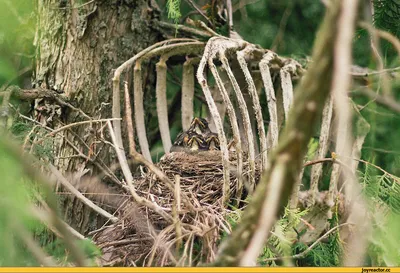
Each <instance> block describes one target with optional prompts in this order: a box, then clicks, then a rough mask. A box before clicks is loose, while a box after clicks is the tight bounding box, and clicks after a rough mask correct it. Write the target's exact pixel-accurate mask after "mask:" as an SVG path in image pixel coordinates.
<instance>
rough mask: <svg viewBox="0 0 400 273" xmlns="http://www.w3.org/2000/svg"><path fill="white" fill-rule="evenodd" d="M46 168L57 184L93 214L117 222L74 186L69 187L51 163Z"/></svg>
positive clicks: (115, 218)
mask: <svg viewBox="0 0 400 273" xmlns="http://www.w3.org/2000/svg"><path fill="white" fill-rule="evenodd" d="M47 167H48V168H49V170H50V171H51V173H52V174H53V175H54V176H55V177H56V178H57V180H58V181H59V182H61V184H62V185H63V186H64V187H65V188H66V189H67V190H69V191H70V192H71V193H72V194H74V196H75V197H76V198H78V199H79V200H81V201H82V202H83V203H84V204H85V205H87V206H88V207H90V208H91V209H93V210H94V211H95V212H97V213H98V214H100V215H102V216H104V217H106V218H107V219H110V220H111V221H112V222H116V221H118V218H117V217H115V216H113V215H111V214H110V213H108V212H107V211H105V210H103V209H102V208H100V207H99V206H97V205H95V204H94V203H93V202H92V201H90V200H89V199H88V198H86V197H85V196H84V195H83V194H82V193H80V192H79V191H78V190H77V189H75V188H74V186H72V185H71V183H69V182H68V180H67V179H66V178H65V177H64V176H63V175H62V173H61V172H60V171H59V170H57V169H56V167H54V166H53V165H52V164H51V163H47Z"/></svg>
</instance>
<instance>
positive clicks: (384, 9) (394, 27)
mask: <svg viewBox="0 0 400 273" xmlns="http://www.w3.org/2000/svg"><path fill="white" fill-rule="evenodd" d="M373 3H374V24H375V26H376V27H378V28H380V29H384V30H387V31H389V32H391V33H392V34H393V35H395V36H397V37H400V20H399V18H400V1H399V0H374V1H373Z"/></svg>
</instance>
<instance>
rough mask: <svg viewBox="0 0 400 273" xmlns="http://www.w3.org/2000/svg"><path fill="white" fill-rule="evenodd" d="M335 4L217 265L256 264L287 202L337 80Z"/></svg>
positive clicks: (337, 12)
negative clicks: (272, 149) (334, 73)
mask: <svg viewBox="0 0 400 273" xmlns="http://www.w3.org/2000/svg"><path fill="white" fill-rule="evenodd" d="M331 3H332V5H331V7H330V8H329V9H328V10H327V13H326V15H325V19H324V21H323V23H322V26H321V28H320V30H319V32H318V35H317V38H316V42H315V45H314V51H313V60H314V62H313V63H312V64H311V65H310V68H309V69H308V72H307V74H306V75H305V76H304V77H303V79H302V81H301V82H300V85H299V86H298V90H297V92H296V93H295V94H296V98H295V100H296V104H294V105H293V108H292V110H291V112H290V113H291V114H290V117H289V119H288V122H287V124H286V127H285V128H284V130H283V132H282V134H281V139H280V141H279V143H278V146H277V147H276V149H275V152H274V153H272V154H271V156H270V158H269V160H268V165H267V169H266V170H265V171H264V173H263V176H262V178H261V180H260V182H259V184H258V186H257V188H256V190H255V192H254V195H253V196H252V200H251V202H250V203H249V205H248V206H247V207H246V209H245V212H244V213H243V216H242V219H241V221H240V224H239V225H238V226H237V227H236V229H235V230H234V231H233V232H232V234H231V236H230V237H229V238H228V239H227V240H226V241H225V242H223V243H222V244H221V247H220V250H219V253H218V256H217V258H216V261H215V265H218V266H221V265H223V266H238V265H242V266H249V265H254V264H255V261H256V258H257V257H258V254H259V252H260V250H261V249H262V247H263V246H264V243H265V240H266V239H267V238H268V235H269V233H270V231H271V229H272V227H273V226H274V224H275V220H276V219H277V217H278V216H280V215H281V214H282V213H283V211H284V208H285V206H286V205H287V202H288V199H289V197H290V195H291V193H292V190H293V186H294V183H295V181H296V179H297V178H298V175H299V172H300V169H301V164H302V159H303V157H304V154H305V152H306V150H307V144H308V142H309V139H310V137H311V136H312V133H313V130H314V127H315V124H316V121H317V117H318V115H320V114H321V113H322V108H323V105H324V102H325V99H326V98H327V97H328V95H329V91H330V90H329V87H330V85H331V82H332V77H331V76H332V66H333V55H334V54H333V44H334V41H335V38H336V35H337V29H336V21H337V17H338V14H339V10H340V9H339V7H340V1H338V0H337V1H332V2H331ZM315 79H318V80H315ZM274 202H275V203H274ZM267 204H268V205H267Z"/></svg>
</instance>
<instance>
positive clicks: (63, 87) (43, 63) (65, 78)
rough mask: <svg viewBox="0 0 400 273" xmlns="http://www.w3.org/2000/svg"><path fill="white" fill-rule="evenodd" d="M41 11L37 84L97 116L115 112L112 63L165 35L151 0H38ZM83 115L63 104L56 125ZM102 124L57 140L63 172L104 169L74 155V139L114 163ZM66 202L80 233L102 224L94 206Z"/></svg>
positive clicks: (70, 220)
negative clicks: (155, 25) (155, 24)
mask: <svg viewBox="0 0 400 273" xmlns="http://www.w3.org/2000/svg"><path fill="white" fill-rule="evenodd" d="M37 12H38V28H37V34H36V39H35V44H36V47H37V54H36V71H35V76H34V86H35V87H36V88H46V89H52V90H56V91H57V92H59V93H63V95H64V96H65V97H66V98H67V99H68V100H69V101H70V102H71V104H73V105H74V106H76V107H79V108H80V109H81V110H82V111H83V112H85V113H86V114H87V115H88V116H90V117H92V118H95V119H98V118H109V117H111V104H110V103H111V99H112V87H111V79H112V74H113V69H115V68H116V67H118V66H119V65H120V64H121V63H123V62H124V61H126V60H127V59H129V58H130V57H132V56H133V55H134V54H136V53H137V52H139V51H140V50H142V49H144V48H146V47H148V46H149V45H151V44H153V43H155V42H157V41H159V40H161V39H162V36H161V34H160V33H159V32H158V31H156V30H155V29H153V27H152V24H153V22H154V21H157V20H158V15H159V10H158V8H157V6H156V5H155V4H154V2H153V1H151V0H147V1H138V0H125V1H118V0H108V1H98V0H95V1H87V2H86V3H83V4H82V3H81V1H75V0H71V1H58V0H38V1H37ZM151 80H152V81H153V82H154V79H151ZM43 118H45V117H43ZM82 119H85V117H84V116H82V115H81V114H80V113H79V112H77V111H68V110H65V111H64V110H63V111H62V113H61V115H60V118H59V119H58V120H55V121H54V123H53V124H52V125H53V126H54V127H57V126H61V125H62V124H63V123H72V122H76V121H80V120H82ZM86 119H87V118H86ZM42 122H44V120H42ZM99 129H100V125H97V124H93V125H92V126H91V128H90V130H89V132H88V129H87V126H78V127H76V129H73V131H66V132H65V135H64V136H63V138H59V139H57V140H56V141H55V143H54V155H55V159H54V164H55V165H56V166H57V167H58V168H59V169H60V170H62V171H63V172H77V171H81V172H83V171H84V170H86V169H88V170H89V171H90V173H91V175H93V174H96V173H99V172H100V170H99V169H97V168H96V167H94V166H93V165H92V164H91V162H90V161H87V160H85V159H83V158H78V157H72V158H71V156H72V155H74V154H76V151H75V150H74V149H73V148H72V147H71V146H70V145H69V144H67V143H66V142H65V141H63V139H65V138H67V139H69V140H70V141H71V142H72V143H74V144H75V145H76V147H77V148H78V149H79V150H80V151H81V152H82V153H83V154H85V155H87V156H89V157H92V156H93V155H92V153H93V152H94V153H98V152H99V151H101V152H100V153H99V155H98V156H97V157H96V160H97V161H98V162H100V161H103V162H104V163H106V164H109V163H110V162H112V161H113V160H114V159H115V156H113V155H112V153H111V147H110V146H108V145H106V144H104V143H98V134H99V133H100V132H99V131H98V130H99ZM123 135H126V134H123ZM78 136H79V137H78ZM79 138H80V139H81V140H80V139H79ZM125 141H126V139H125ZM83 142H85V143H86V144H87V145H84V143H83ZM88 147H90V148H88ZM68 157H69V159H68ZM62 207H63V209H64V214H65V220H66V221H67V222H68V223H69V224H71V225H72V226H73V227H74V228H75V229H77V230H79V231H80V232H81V233H86V232H87V231H88V230H89V229H92V228H95V227H96V225H97V224H98V221H96V218H95V216H94V215H95V214H94V213H91V210H90V208H88V207H86V206H84V205H83V204H82V203H81V202H80V201H78V200H76V199H75V198H65V199H64V200H63V201H62Z"/></svg>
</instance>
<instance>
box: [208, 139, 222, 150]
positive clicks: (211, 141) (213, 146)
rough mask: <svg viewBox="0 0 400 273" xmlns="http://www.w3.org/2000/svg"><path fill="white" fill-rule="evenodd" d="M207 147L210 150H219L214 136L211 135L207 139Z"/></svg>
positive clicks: (217, 141) (217, 140)
mask: <svg viewBox="0 0 400 273" xmlns="http://www.w3.org/2000/svg"><path fill="white" fill-rule="evenodd" d="M207 144H208V148H209V149H210V150H219V149H220V148H219V139H218V137H216V136H211V137H209V138H208V139H207Z"/></svg>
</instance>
